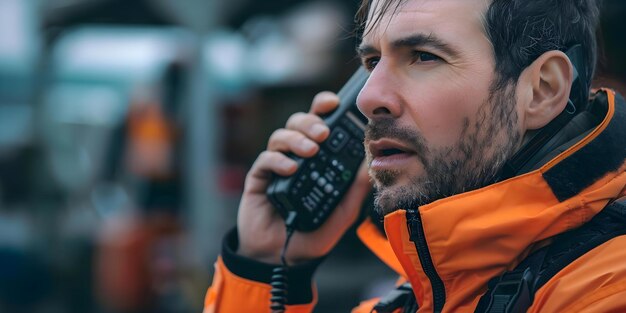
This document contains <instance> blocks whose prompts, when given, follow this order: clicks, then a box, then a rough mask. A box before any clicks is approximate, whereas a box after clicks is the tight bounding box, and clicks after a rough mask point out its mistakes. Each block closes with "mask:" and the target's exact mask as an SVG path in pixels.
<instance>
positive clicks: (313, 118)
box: [286, 113, 330, 142]
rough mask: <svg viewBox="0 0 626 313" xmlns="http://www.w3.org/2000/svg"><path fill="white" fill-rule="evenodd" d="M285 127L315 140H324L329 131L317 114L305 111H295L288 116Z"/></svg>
mask: <svg viewBox="0 0 626 313" xmlns="http://www.w3.org/2000/svg"><path fill="white" fill-rule="evenodd" d="M286 128H287V129H291V130H295V131H299V132H301V133H303V134H305V135H306V136H307V137H309V138H311V139H313V140H315V141H316V142H322V141H324V140H325V139H326V137H328V134H329V133H330V130H329V129H328V126H326V124H325V123H324V121H323V120H322V119H321V118H320V117H319V116H317V115H313V114H307V113H296V114H294V115H292V116H291V117H289V120H287V126H286Z"/></svg>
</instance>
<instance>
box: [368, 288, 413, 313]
mask: <svg viewBox="0 0 626 313" xmlns="http://www.w3.org/2000/svg"><path fill="white" fill-rule="evenodd" d="M398 309H402V312H403V313H409V312H410V313H413V312H416V311H417V309H418V306H417V301H416V300H415V295H414V294H413V288H411V283H408V282H407V283H404V284H402V285H400V286H398V287H397V288H396V289H394V290H392V291H391V292H390V293H389V294H387V295H386V296H385V297H383V298H382V299H381V300H380V301H379V302H378V304H376V306H374V308H373V309H372V312H376V313H392V312H394V311H396V310H398Z"/></svg>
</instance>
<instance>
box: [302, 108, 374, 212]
mask: <svg viewBox="0 0 626 313" xmlns="http://www.w3.org/2000/svg"><path fill="white" fill-rule="evenodd" d="M340 124H341V125H342V126H337V127H335V129H334V130H333V132H332V133H331V135H330V136H329V138H328V139H327V140H326V141H325V143H324V146H325V147H327V149H328V150H330V153H331V154H330V155H329V152H328V150H326V149H325V148H324V146H323V147H322V149H320V151H319V153H318V155H317V156H316V159H315V160H310V161H309V163H308V165H307V166H306V167H304V168H303V169H302V170H303V171H304V173H302V174H301V175H300V180H299V181H297V182H296V183H295V184H294V185H292V186H293V187H292V190H291V192H292V194H301V192H302V191H305V190H308V191H309V192H308V194H304V195H303V197H302V198H301V201H302V204H303V205H304V207H305V208H306V210H307V211H308V212H309V213H310V214H311V220H312V222H313V223H314V224H319V223H322V222H324V220H325V219H326V217H327V215H328V214H329V213H330V212H331V211H332V209H333V208H334V207H335V206H337V203H338V202H339V200H340V199H339V197H340V196H341V191H340V190H343V189H344V188H345V187H346V184H347V183H348V181H349V180H350V178H351V177H352V173H353V172H354V171H356V170H357V167H355V165H354V164H352V163H353V160H354V159H355V158H356V159H358V160H360V159H362V157H363V156H364V152H363V143H362V142H360V141H359V140H357V139H354V137H357V138H360V137H362V136H363V131H362V130H361V129H360V128H358V127H357V126H356V125H354V123H352V122H351V121H350V120H348V119H347V118H343V119H342V120H341V121H340ZM344 127H345V128H344ZM348 165H351V166H348Z"/></svg>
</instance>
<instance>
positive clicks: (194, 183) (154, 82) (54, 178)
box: [0, 0, 626, 313]
mask: <svg viewBox="0 0 626 313" xmlns="http://www.w3.org/2000/svg"><path fill="white" fill-rule="evenodd" d="M217 2H218V1H206V0H187V1H166V0H132V1H131V0H46V1H44V0H0V312H11V313H14V312H15V313H19V312H33V313H40V312H42V313H46V312H54V313H56V312H59V313H60V312H97V313H99V312H102V313H118V312H119V313H131V312H164V313H165V312H201V311H202V303H203V297H204V294H205V292H206V289H207V287H208V286H209V284H210V282H211V279H212V271H213V267H212V263H213V261H214V260H215V257H216V256H217V254H218V253H219V248H220V243H221V237H222V236H223V234H224V233H225V232H226V231H227V230H228V229H230V228H231V227H233V225H234V224H235V217H236V208H237V205H238V201H239V197H240V194H241V191H242V187H243V180H244V177H245V173H246V172H247V169H248V168H249V167H250V165H251V164H252V162H253V161H254V159H255V158H256V156H257V154H258V153H259V152H260V151H262V150H263V149H264V147H265V143H266V141H267V138H268V137H269V135H270V133H271V132H272V131H273V130H274V129H276V128H278V127H281V126H282V125H283V124H284V122H285V121H286V119H287V117H288V116H289V115H291V114H292V113H294V112H296V111H304V110H307V109H308V107H309V104H310V101H311V99H312V97H313V95H315V94H316V93H317V92H319V91H321V90H333V91H337V90H338V89H339V88H340V87H341V85H342V84H343V82H344V81H345V80H346V79H347V78H348V77H349V76H350V74H351V73H352V72H353V71H354V70H355V69H356V67H357V66H358V60H357V59H356V58H355V56H354V48H355V46H356V44H357V42H356V39H355V38H354V36H353V33H352V32H353V29H354V21H353V20H354V19H353V16H354V13H355V12H356V10H357V7H358V0H350V1H345V0H344V1H339V0H335V1H331V0H326V1H320V0H297V1H296V0H290V1H288V0H267V1H252V0H230V1H219V2H220V3H217ZM625 17H626V3H624V2H623V1H620V0H606V1H605V10H604V13H603V19H602V40H601V45H602V46H603V47H604V48H603V49H604V52H603V54H602V57H601V60H600V63H601V67H600V69H599V71H598V73H599V80H598V82H597V83H598V84H602V85H609V86H612V87H614V88H618V89H621V90H622V92H624V91H626V88H625V87H626V84H625V83H624V82H625V78H626V62H625V60H626V58H624V57H623V56H624V55H626V48H625V45H626V40H625V39H626V38H625V35H624V34H625V33H626V26H625V23H623V19H624V18H625ZM393 279H394V276H393V274H392V273H391V271H390V270H388V269H386V268H385V267H384V266H383V265H382V264H381V263H380V262H379V261H377V260H376V259H375V258H374V257H373V256H372V255H371V254H370V253H369V252H367V251H366V249H365V248H364V247H363V246H362V245H361V244H360V243H358V240H357V239H356V238H355V236H354V234H352V233H349V234H348V235H347V236H346V238H345V239H344V240H343V241H342V242H341V243H340V244H339V245H338V247H337V248H336V249H335V250H334V251H333V253H332V254H331V255H330V257H329V258H328V259H327V261H326V262H325V263H324V264H323V265H322V266H321V268H320V269H319V270H318V273H317V275H316V280H317V283H318V286H319V290H320V301H319V305H318V307H317V308H316V312H346V311H349V309H350V308H351V307H352V306H354V305H356V304H357V303H358V302H359V301H361V300H363V299H365V298H368V297H370V296H371V295H372V294H376V290H379V289H386V288H387V287H388V286H390V285H391V284H393Z"/></svg>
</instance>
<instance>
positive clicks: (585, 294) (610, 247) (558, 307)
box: [528, 235, 626, 312]
mask: <svg viewBox="0 0 626 313" xmlns="http://www.w3.org/2000/svg"><path fill="white" fill-rule="evenodd" d="M625 259H626V235H625V236H619V237H615V238H613V239H611V240H609V241H607V242H605V243H604V244H602V245H600V246H598V247H596V248H595V249H593V250H591V251H589V252H588V253H586V254H585V255H583V256H581V257H580V258H578V259H576V260H575V261H574V262H572V263H571V264H569V265H568V266H566V267H565V268H564V269H563V270H561V271H560V272H559V273H558V274H557V275H555V276H554V277H552V279H550V280H549V281H548V282H547V283H546V284H545V285H544V286H543V287H542V288H541V289H539V290H538V291H537V293H536V294H535V301H534V303H533V305H532V306H531V307H530V309H529V310H528V312H626V262H624V260H625Z"/></svg>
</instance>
